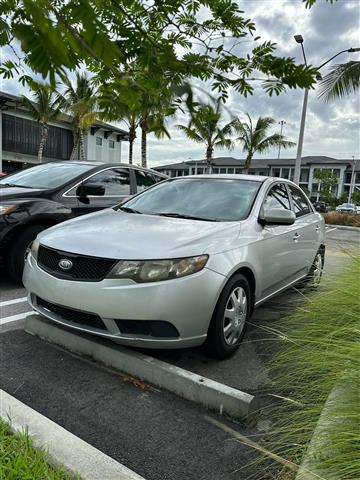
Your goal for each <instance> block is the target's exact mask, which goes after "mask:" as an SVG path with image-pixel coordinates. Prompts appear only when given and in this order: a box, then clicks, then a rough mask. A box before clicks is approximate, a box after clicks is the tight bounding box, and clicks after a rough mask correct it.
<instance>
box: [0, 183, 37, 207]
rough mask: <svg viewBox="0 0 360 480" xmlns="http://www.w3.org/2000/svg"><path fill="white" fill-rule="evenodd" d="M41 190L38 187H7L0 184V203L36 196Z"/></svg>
mask: <svg viewBox="0 0 360 480" xmlns="http://www.w3.org/2000/svg"><path fill="white" fill-rule="evenodd" d="M43 191H44V190H43V189H39V188H25V187H24V188H23V187H7V186H6V185H1V184H0V200H1V203H4V202H5V201H6V202H8V201H9V200H10V201H11V200H12V199H14V200H15V199H18V198H29V197H36V196H37V195H38V194H39V193H41V192H43Z"/></svg>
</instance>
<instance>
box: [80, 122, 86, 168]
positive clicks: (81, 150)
mask: <svg viewBox="0 0 360 480" xmlns="http://www.w3.org/2000/svg"><path fill="white" fill-rule="evenodd" d="M79 144H80V160H82V161H85V160H86V155H85V145H84V130H83V129H82V128H80V131H79Z"/></svg>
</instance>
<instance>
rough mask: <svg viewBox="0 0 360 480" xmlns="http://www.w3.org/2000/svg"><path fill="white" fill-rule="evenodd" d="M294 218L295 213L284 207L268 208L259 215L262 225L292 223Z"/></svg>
mask: <svg viewBox="0 0 360 480" xmlns="http://www.w3.org/2000/svg"><path fill="white" fill-rule="evenodd" d="M295 220H296V216H295V213H294V212H292V211H291V210H285V209H284V208H268V209H265V210H263V211H262V212H261V213H260V215H259V223H261V224H262V225H292V224H293V223H294V222H295Z"/></svg>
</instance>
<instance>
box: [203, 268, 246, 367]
mask: <svg viewBox="0 0 360 480" xmlns="http://www.w3.org/2000/svg"><path fill="white" fill-rule="evenodd" d="M250 312H251V292H250V286H249V283H248V281H247V279H246V278H245V277H244V275H241V274H237V275H234V276H233V277H232V278H231V279H230V280H229V282H228V283H227V284H226V286H225V288H224V290H223V291H222V293H221V295H220V298H219V300H218V303H217V305H216V308H215V311H214V314H213V317H212V319H211V322H210V326H209V330H208V335H207V340H206V343H205V348H206V351H207V354H208V355H209V356H211V357H214V358H218V359H225V358H229V357H231V355H233V354H234V353H235V352H236V350H237V349H238V348H239V346H240V343H241V340H242V339H243V336H244V334H245V329H246V324H247V321H248V319H249V317H250Z"/></svg>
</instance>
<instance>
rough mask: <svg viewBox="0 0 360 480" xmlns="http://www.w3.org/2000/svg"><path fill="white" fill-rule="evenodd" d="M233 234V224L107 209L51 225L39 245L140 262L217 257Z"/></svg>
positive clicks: (236, 225) (236, 230) (235, 227)
mask: <svg viewBox="0 0 360 480" xmlns="http://www.w3.org/2000/svg"><path fill="white" fill-rule="evenodd" d="M238 234H239V222H203V221H198V220H188V219H182V218H169V217H159V216H156V215H145V214H142V215H139V214H132V213H125V212H121V211H115V210H113V209H107V210H103V211H101V212H96V213H92V214H90V215H85V216H84V217H81V218H76V219H72V220H69V221H67V222H64V223H61V224H60V225H56V226H55V227H52V228H50V229H48V230H46V231H45V232H43V233H41V234H40V235H39V240H40V243H41V244H42V245H45V246H48V247H50V248H54V249H58V250H63V251H65V252H72V253H77V254H82V255H90V256H96V257H107V258H116V259H125V260H130V259H132V260H142V259H159V258H177V257H186V256H194V255H200V254H202V253H209V254H210V253H219V252H221V251H225V250H226V249H227V245H230V244H231V242H233V241H234V238H236V237H237V236H238ZM229 248H230V247H229Z"/></svg>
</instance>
